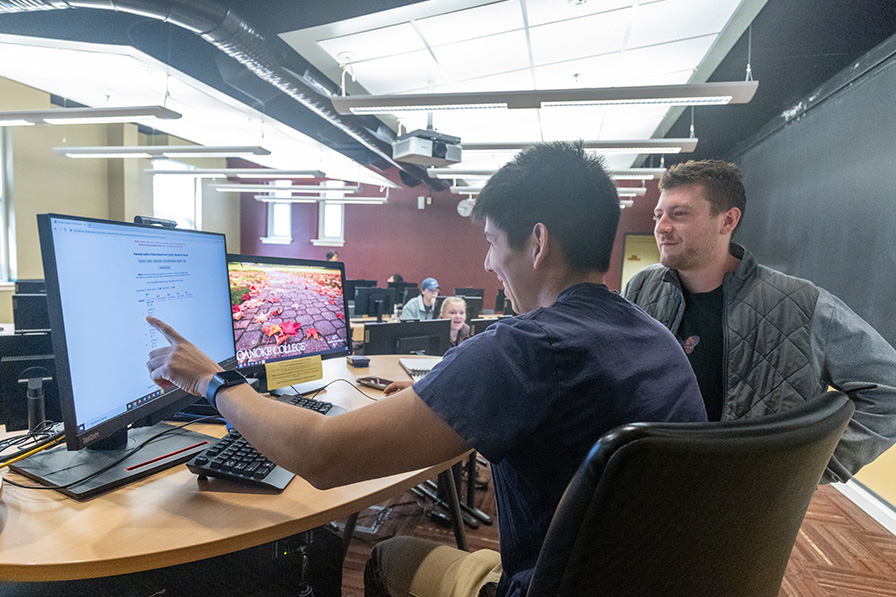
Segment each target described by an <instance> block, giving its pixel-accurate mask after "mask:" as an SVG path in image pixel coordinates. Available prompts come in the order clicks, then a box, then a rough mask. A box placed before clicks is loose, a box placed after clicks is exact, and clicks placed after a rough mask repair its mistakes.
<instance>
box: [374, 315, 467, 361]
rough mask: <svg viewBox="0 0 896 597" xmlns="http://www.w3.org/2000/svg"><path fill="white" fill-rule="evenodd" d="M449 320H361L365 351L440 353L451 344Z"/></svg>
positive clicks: (440, 354) (377, 352)
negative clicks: (389, 321)
mask: <svg viewBox="0 0 896 597" xmlns="http://www.w3.org/2000/svg"><path fill="white" fill-rule="evenodd" d="M450 340H451V320H450V319H430V320H426V321H400V322H397V323H366V324H364V354H365V355H375V354H427V355H432V356H442V355H443V354H445V351H447V350H448V348H449V347H450Z"/></svg>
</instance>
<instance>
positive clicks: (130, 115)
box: [0, 106, 181, 126]
mask: <svg viewBox="0 0 896 597" xmlns="http://www.w3.org/2000/svg"><path fill="white" fill-rule="evenodd" d="M180 117H181V115H180V114H179V113H177V112H175V111H174V110H169V109H168V108H165V107H163V106H131V107H123V108H56V109H54V110H23V111H18V112H0V126H30V125H35V124H102V123H111V122H146V121H152V120H176V119H178V118H180Z"/></svg>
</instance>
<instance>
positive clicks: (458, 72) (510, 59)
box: [414, 31, 529, 87]
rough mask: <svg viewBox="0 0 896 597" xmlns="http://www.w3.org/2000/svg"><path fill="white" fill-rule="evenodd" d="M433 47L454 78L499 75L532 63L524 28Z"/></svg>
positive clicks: (438, 58) (436, 55)
mask: <svg viewBox="0 0 896 597" xmlns="http://www.w3.org/2000/svg"><path fill="white" fill-rule="evenodd" d="M432 51H433V53H434V54H435V57H436V60H438V62H439V64H440V65H441V67H442V68H443V69H444V71H445V73H446V74H447V76H448V78H449V79H450V80H451V81H461V80H464V79H471V78H474V77H482V76H485V75H496V74H499V73H502V72H506V71H515V70H519V69H521V68H526V67H528V66H529V52H528V50H527V45H526V34H525V33H524V32H523V31H511V32H509V33H499V34H497V35H491V36H489V37H480V38H477V39H472V40H469V41H464V42H459V43H456V44H448V45H446V46H439V47H436V48H433V49H432ZM414 83H415V85H414V87H419V86H420V83H421V82H420V81H415V82H414Z"/></svg>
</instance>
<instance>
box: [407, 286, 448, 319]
mask: <svg viewBox="0 0 896 597" xmlns="http://www.w3.org/2000/svg"><path fill="white" fill-rule="evenodd" d="M437 296H439V283H438V282H437V281H436V279H435V278H426V279H425V280H423V283H422V284H420V295H419V296H415V297H414V298H412V299H411V300H409V301H408V302H407V303H405V305H404V307H402V309H401V319H402V320H406V319H419V320H421V321H423V320H424V319H432V318H433V316H434V315H435V312H434V311H435V305H436V297H437Z"/></svg>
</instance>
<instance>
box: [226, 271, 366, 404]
mask: <svg viewBox="0 0 896 597" xmlns="http://www.w3.org/2000/svg"><path fill="white" fill-rule="evenodd" d="M344 268H345V266H344V265H343V263H342V262H339V261H313V260H310V259H289V258H284V257H261V256H256V255H228V256H227V269H228V272H229V276H230V303H231V310H232V311H233V336H234V344H235V345H236V362H237V367H238V368H239V369H240V371H241V372H242V373H243V374H244V375H246V377H254V378H256V379H258V380H260V381H262V382H264V381H265V379H266V376H265V364H269V363H275V362H278V361H285V360H290V359H296V358H300V357H310V356H317V355H319V356H320V357H321V358H323V359H329V358H333V357H338V356H345V355H348V354H351V342H352V341H351V338H352V334H351V328H350V322H349V319H348V316H347V314H348V298H347V297H346V295H345V294H344V292H343V288H344V286H343V284H344V282H345V269H344ZM265 386H266V384H265ZM265 389H266V387H262V388H259V390H260V391H264V390H265ZM310 389H311V388H309V390H307V391H310ZM298 391H299V392H300V393H304V392H305V391H306V390H303V389H299V390H298Z"/></svg>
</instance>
